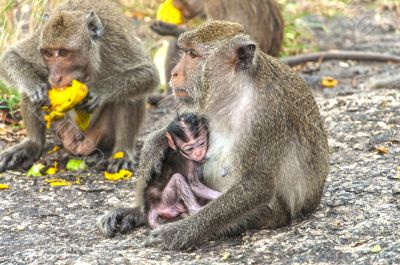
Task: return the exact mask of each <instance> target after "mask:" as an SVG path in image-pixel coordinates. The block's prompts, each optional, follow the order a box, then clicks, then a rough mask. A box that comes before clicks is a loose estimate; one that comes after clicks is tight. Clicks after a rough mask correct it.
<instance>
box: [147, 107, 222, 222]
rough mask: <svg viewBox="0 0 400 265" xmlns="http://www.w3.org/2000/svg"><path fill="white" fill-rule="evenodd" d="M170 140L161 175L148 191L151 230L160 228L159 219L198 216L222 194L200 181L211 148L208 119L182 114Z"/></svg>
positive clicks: (170, 131)
mask: <svg viewBox="0 0 400 265" xmlns="http://www.w3.org/2000/svg"><path fill="white" fill-rule="evenodd" d="M166 137H167V139H168V145H169V148H168V149H167V150H166V152H165V159H164V161H163V166H162V171H161V174H153V177H152V179H151V180H150V181H149V184H148V186H147V187H146V189H145V191H144V197H145V198H144V201H145V206H144V211H145V216H147V223H148V225H149V226H150V227H151V228H157V227H158V226H159V225H160V222H159V219H161V221H164V220H173V219H176V218H181V217H185V216H187V215H188V214H189V215H192V214H194V213H197V212H198V211H199V210H200V209H201V207H202V205H204V204H205V203H206V202H208V201H210V200H214V199H216V198H218V197H219V196H220V194H221V193H220V192H218V191H215V190H213V189H210V188H208V187H207V186H206V185H204V184H203V183H202V182H200V178H202V167H203V164H204V162H205V156H206V153H207V146H208V130H207V125H206V120H205V119H204V118H201V117H199V116H197V115H195V114H190V113H185V114H182V115H178V116H177V117H176V118H175V119H174V120H173V121H172V122H171V123H170V124H169V125H168V127H167V132H166Z"/></svg>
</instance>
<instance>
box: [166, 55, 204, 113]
mask: <svg viewBox="0 0 400 265" xmlns="http://www.w3.org/2000/svg"><path fill="white" fill-rule="evenodd" d="M182 50H183V54H182V57H181V59H180V60H179V62H178V64H177V65H176V66H175V67H174V69H172V72H171V80H170V86H171V87H172V89H173V91H174V94H175V96H176V98H177V99H178V100H179V101H181V102H183V103H185V104H187V105H193V104H196V103H198V94H197V93H196V92H197V89H196V87H198V86H199V84H200V78H199V77H200V73H201V68H202V65H203V64H204V61H205V58H206V57H205V55H204V54H202V53H201V51H200V50H196V49H194V48H188V49H185V48H182Z"/></svg>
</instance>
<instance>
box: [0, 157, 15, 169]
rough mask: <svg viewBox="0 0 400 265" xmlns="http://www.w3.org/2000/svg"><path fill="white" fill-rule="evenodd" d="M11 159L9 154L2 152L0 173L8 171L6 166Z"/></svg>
mask: <svg viewBox="0 0 400 265" xmlns="http://www.w3.org/2000/svg"><path fill="white" fill-rule="evenodd" d="M11 158H12V153H11V152H3V153H1V154H0V172H4V171H5V170H7V169H8V167H7V164H8V162H9V161H10V160H11Z"/></svg>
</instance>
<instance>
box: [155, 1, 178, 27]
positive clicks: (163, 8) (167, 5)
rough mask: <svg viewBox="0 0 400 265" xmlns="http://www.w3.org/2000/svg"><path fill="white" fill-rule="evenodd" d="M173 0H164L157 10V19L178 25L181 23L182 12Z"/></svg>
mask: <svg viewBox="0 0 400 265" xmlns="http://www.w3.org/2000/svg"><path fill="white" fill-rule="evenodd" d="M173 2H174V1H173V0H166V1H165V2H163V3H161V4H160V7H159V8H158V10H157V19H158V20H161V21H162V22H165V23H171V24H175V25H179V24H182V23H183V15H182V12H181V11H180V10H179V9H178V8H176V7H175V6H174V3H173Z"/></svg>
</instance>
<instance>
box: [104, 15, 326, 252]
mask: <svg viewBox="0 0 400 265" xmlns="http://www.w3.org/2000/svg"><path fill="white" fill-rule="evenodd" d="M178 45H179V47H180V48H181V49H182V51H183V52H184V53H183V55H182V57H181V59H180V61H179V62H178V64H177V65H176V67H175V68H174V70H173V71H172V77H171V81H170V83H171V85H172V88H173V90H174V92H175V95H176V96H177V98H178V99H179V100H180V101H181V102H183V103H185V104H186V105H187V106H188V107H190V108H192V109H194V110H197V111H198V112H199V113H200V114H201V115H204V116H205V118H206V119H207V121H208V124H209V127H208V128H209V133H210V136H209V139H210V141H209V147H208V151H207V157H208V159H207V161H206V162H205V166H204V183H205V185H207V186H208V187H210V188H212V189H215V190H217V191H220V192H222V195H221V196H219V197H218V198H217V199H215V200H213V201H211V202H209V203H208V204H207V205H205V206H204V207H203V208H202V209H201V210H200V211H199V212H198V213H196V214H194V215H192V216H190V217H188V218H185V219H182V220H179V221H178V222H174V223H169V224H165V225H162V226H160V227H159V228H158V229H156V230H153V231H152V232H151V234H150V236H149V238H148V240H147V244H148V245H151V246H158V247H161V248H165V249H183V248H188V247H191V246H193V245H195V244H198V243H199V242H201V241H204V240H206V239H209V238H212V237H215V236H221V235H229V234H237V233H240V232H242V231H244V230H246V229H250V228H257V229H259V228H277V227H280V226H283V225H287V224H289V223H290V221H291V220H292V219H294V218H296V217H299V216H301V215H303V214H307V213H310V212H312V211H314V210H315V209H316V208H317V207H318V205H319V203H320V200H321V196H322V192H323V189H324V185H325V181H326V177H327V175H328V172H329V153H328V142H327V136H326V133H325V130H324V126H323V122H322V119H321V117H320V114H319V109H318V106H317V103H316V102H315V99H314V97H313V95H312V93H311V91H310V89H309V88H308V87H307V86H306V85H305V83H304V81H303V80H302V79H301V77H300V76H299V75H298V74H297V73H296V72H295V71H294V70H293V69H291V68H290V67H288V66H287V65H285V64H283V63H282V62H281V61H279V60H278V59H276V58H273V57H271V56H268V55H267V54H265V53H264V52H262V51H261V50H260V49H259V48H257V45H256V43H255V42H254V41H253V40H252V39H251V38H250V37H249V36H248V35H246V34H245V29H244V28H243V27H242V26H241V25H239V24H237V23H232V22H226V21H225V22H223V21H211V22H208V23H205V24H203V25H201V26H200V27H198V28H197V29H195V30H193V31H188V32H185V33H183V34H182V35H181V36H180V37H179V40H178ZM165 132H166V130H165V128H163V129H161V130H158V131H155V132H154V133H152V134H151V135H149V137H148V139H147V140H146V141H145V144H144V146H143V149H142V157H141V162H140V165H141V166H140V168H141V169H140V173H141V178H140V179H139V181H138V183H137V186H136V195H137V198H136V201H135V207H134V208H128V209H117V210H114V211H112V212H110V213H109V214H106V215H104V216H103V217H102V218H101V221H100V229H101V230H102V231H103V232H104V233H105V234H107V235H113V234H114V233H115V232H118V231H120V232H126V231H128V230H130V229H133V228H135V227H136V226H138V225H142V224H143V199H142V196H140V194H142V193H143V190H144V189H145V188H146V186H147V185H148V181H149V180H150V179H151V177H152V175H153V174H154V172H156V173H157V172H160V170H161V168H162V160H163V155H164V150H165V149H166V148H167V147H168V142H167V140H166V139H165ZM226 167H227V168H229V170H230V171H229V174H228V175H227V176H225V177H221V176H220V172H221V171H222V170H223V169H224V168H226Z"/></svg>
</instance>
